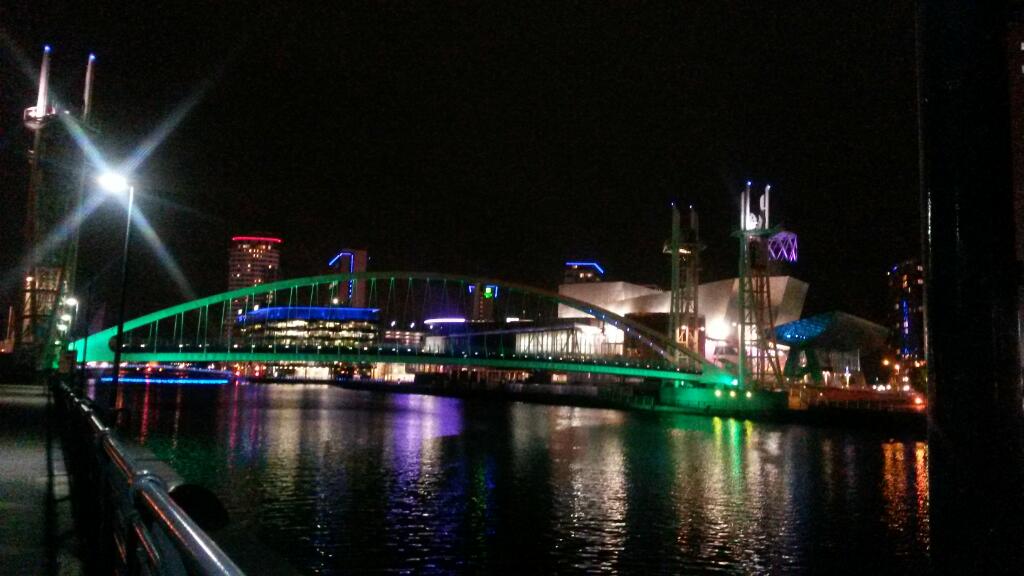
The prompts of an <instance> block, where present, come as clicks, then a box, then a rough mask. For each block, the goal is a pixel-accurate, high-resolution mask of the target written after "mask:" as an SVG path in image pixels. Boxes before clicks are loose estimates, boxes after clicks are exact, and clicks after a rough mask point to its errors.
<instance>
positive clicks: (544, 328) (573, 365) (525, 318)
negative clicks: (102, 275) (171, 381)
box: [69, 272, 734, 386]
mask: <svg viewBox="0 0 1024 576" xmlns="http://www.w3.org/2000/svg"><path fill="white" fill-rule="evenodd" d="M115 335H116V327H111V328H107V329H105V330H102V331H99V332H96V333H94V334H91V335H88V336H87V337H85V338H82V339H79V340H77V341H74V342H72V343H70V344H69V350H72V351H74V352H75V353H76V357H77V360H78V361H79V362H82V361H86V362H111V361H112V360H113V358H114V350H113V348H114V340H115ZM123 341H124V343H123V348H122V361H124V362H129V363H146V362H159V363H195V364H202V363H222V364H242V363H264V364H282V363H287V364H332V363H345V364H354V365H365V364H376V363H383V364H407V365H419V366H426V365H441V366H474V367H482V368H494V369H501V370H513V371H547V372H559V373H570V372H572V373H590V374H597V375H609V376H618V377H624V378H642V379H660V380H666V381H675V382H677V383H678V382H684V381H686V382H692V383H701V384H704V385H708V386H720V385H731V384H733V383H734V380H733V379H734V376H733V375H732V374H730V373H728V372H726V371H725V370H723V369H721V368H719V367H717V366H715V365H714V364H712V363H710V362H708V361H707V360H706V359H705V358H703V357H701V356H700V355H698V354H696V353H694V352H692V351H690V350H687V349H683V348H681V347H679V346H677V345H676V344H675V343H673V342H671V341H669V340H668V339H667V338H666V337H665V336H664V335H663V334H661V333H658V332H656V331H655V330H652V329H651V328H649V327H647V326H644V325H642V324H639V323H637V322H635V321H633V320H631V319H628V318H625V317H622V316H619V315H617V314H615V313H613V312H611V311H608V310H605V309H602V308H599V307H597V306H593V305H591V304H588V303H586V302H583V301H580V300H576V299H573V298H569V297H567V296H564V295H560V294H557V293H554V292H550V291H547V290H542V289H538V288H533V287H529V286H525V285H522V284H517V283H512V282H505V281H499V280H493V279H488V278H476V277H471V276H461V275H451V274H434V273H423V272H358V273H341V274H330V275H324V276H312V277H307V278H296V279H290V280H282V281H278V282H273V283H268V284H264V285H259V286H254V287H249V288H243V289H239V290H234V291H230V292H224V293H221V294H216V295H213V296H208V297H206V298H200V299H197V300H193V301H191V302H185V303H182V304H179V305H177V306H171V307H169V308H165V309H163V310H159V311H156V312H152V313H150V314H146V315H144V316H140V317H138V318H134V319H131V320H127V321H125V324H124V336H123Z"/></svg>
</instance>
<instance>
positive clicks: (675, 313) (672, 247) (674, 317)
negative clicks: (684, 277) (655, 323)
mask: <svg viewBox="0 0 1024 576" xmlns="http://www.w3.org/2000/svg"><path fill="white" fill-rule="evenodd" d="M669 258H670V262H671V264H672V265H671V271H672V278H671V286H672V294H671V300H670V301H669V312H668V339H669V342H672V343H673V344H678V343H679V320H680V315H681V314H682V306H681V304H682V295H681V294H680V293H679V291H680V289H681V286H680V285H679V208H678V207H676V205H675V203H673V204H672V240H671V242H670V243H669ZM673 356H674V354H673Z"/></svg>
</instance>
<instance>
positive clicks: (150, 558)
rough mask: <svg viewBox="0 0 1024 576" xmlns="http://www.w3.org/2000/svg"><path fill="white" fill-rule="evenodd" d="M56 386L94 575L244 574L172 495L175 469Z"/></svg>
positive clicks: (74, 493)
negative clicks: (127, 439) (126, 440)
mask: <svg viewBox="0 0 1024 576" xmlns="http://www.w3.org/2000/svg"><path fill="white" fill-rule="evenodd" d="M54 392H55V397H56V407H57V412H58V418H56V421H57V422H59V423H60V424H61V426H62V427H63V430H62V439H63V445H64V451H65V455H66V462H67V463H68V470H69V472H70V474H71V477H72V480H73V481H72V483H71V487H72V497H73V498H75V499H76V504H77V506H76V513H77V514H78V515H79V516H81V517H84V518H80V520H83V519H84V521H86V522H90V523H92V526H90V528H91V529H89V530H84V531H83V535H84V538H86V541H87V543H88V546H87V552H88V554H90V558H91V560H92V562H93V563H94V566H93V567H94V568H95V569H96V572H97V573H110V574H128V575H134V574H147V575H149V574H156V575H163V574H166V575H171V576H179V575H186V574H195V575H202V576H214V575H219V576H238V575H241V574H243V572H242V570H241V569H240V568H239V567H238V566H236V565H235V563H234V562H233V561H232V560H231V558H229V557H228V556H227V554H225V553H224V552H223V551H222V550H221V549H220V547H218V546H217V544H216V542H214V541H213V540H212V539H211V538H210V537H209V536H207V535H206V533H205V532H204V531H203V529H202V528H200V527H199V525H198V524H196V522H195V521H194V520H193V519H192V518H191V517H189V515H188V514H187V513H186V511H185V510H184V509H183V508H182V507H181V505H180V504H178V502H176V501H175V499H174V495H175V493H176V488H178V487H179V484H180V482H179V481H178V479H177V478H176V475H175V474H174V472H173V470H170V469H169V468H168V467H167V466H166V465H164V464H162V463H161V462H159V461H157V460H156V459H155V457H152V455H147V454H146V453H145V452H143V451H142V450H140V449H137V448H135V449H133V448H132V447H129V446H128V445H126V444H124V443H122V442H121V440H120V439H118V438H117V436H116V434H114V432H113V430H111V428H109V427H108V426H107V425H106V424H104V423H103V422H102V421H101V419H100V418H99V416H98V414H97V413H96V411H95V409H94V408H93V406H92V404H91V403H90V402H89V401H88V400H86V399H84V398H82V397H80V396H78V395H77V394H75V392H74V391H73V390H72V389H71V388H70V387H69V386H68V385H67V384H66V383H59V384H57V385H55V387H54ZM147 456H148V457H147ZM156 471H159V474H158V473H157V472H156Z"/></svg>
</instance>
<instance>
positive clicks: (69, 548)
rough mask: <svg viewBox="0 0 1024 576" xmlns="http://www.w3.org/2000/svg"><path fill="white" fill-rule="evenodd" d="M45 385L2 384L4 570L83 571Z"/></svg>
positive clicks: (0, 530)
mask: <svg viewBox="0 0 1024 576" xmlns="http://www.w3.org/2000/svg"><path fill="white" fill-rule="evenodd" d="M48 418H49V413H48V410H47V397H46V391H45V388H43V387H42V386H33V385H14V384H0V518H2V521H0V573H3V574H6V575H15V574H60V575H76V574H81V573H83V569H82V566H81V562H80V561H79V560H78V558H77V557H76V555H75V553H74V552H75V538H74V529H73V528H74V527H73V523H72V516H71V501H70V499H69V498H67V494H68V481H67V475H66V473H65V472H64V466H63V458H62V455H61V450H60V441H59V439H58V438H57V437H56V436H52V437H51V436H49V434H48V426H49V421H48Z"/></svg>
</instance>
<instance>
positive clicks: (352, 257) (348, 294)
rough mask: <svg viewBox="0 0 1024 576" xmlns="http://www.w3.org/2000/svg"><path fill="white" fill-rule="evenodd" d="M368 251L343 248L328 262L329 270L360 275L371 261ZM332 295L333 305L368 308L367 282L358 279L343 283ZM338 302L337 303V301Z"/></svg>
mask: <svg viewBox="0 0 1024 576" xmlns="http://www.w3.org/2000/svg"><path fill="white" fill-rule="evenodd" d="M369 259H370V258H369V256H368V255H367V253H366V250H360V249H357V248H342V249H341V250H340V251H338V253H337V254H335V255H334V257H333V258H331V259H330V261H328V262H327V268H328V270H330V271H331V272H332V273H346V272H348V273H353V274H355V273H359V272H366V264H367V262H368V261H369ZM335 288H340V289H337V290H336V291H335V292H334V294H333V295H332V304H340V305H343V306H352V307H354V308H362V307H363V306H366V282H365V281H360V280H357V279H353V280H348V281H346V282H343V283H342V285H341V286H340V287H335ZM335 300H336V301H335Z"/></svg>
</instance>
